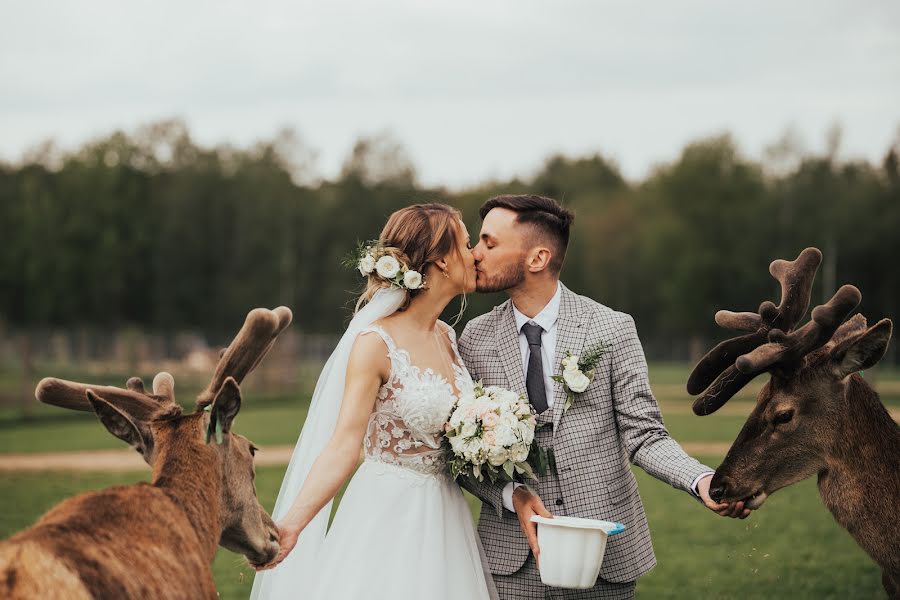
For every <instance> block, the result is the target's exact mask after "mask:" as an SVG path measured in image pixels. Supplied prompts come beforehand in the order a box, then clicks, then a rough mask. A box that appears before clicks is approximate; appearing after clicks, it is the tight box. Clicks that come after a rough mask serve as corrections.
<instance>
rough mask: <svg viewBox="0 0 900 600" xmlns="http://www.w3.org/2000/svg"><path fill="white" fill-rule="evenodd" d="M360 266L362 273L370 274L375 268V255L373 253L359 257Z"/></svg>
mask: <svg viewBox="0 0 900 600" xmlns="http://www.w3.org/2000/svg"><path fill="white" fill-rule="evenodd" d="M358 268H359V272H360V274H361V275H368V274H369V273H371V272H372V271H374V270H375V257H374V256H372V255H371V254H366V255H365V256H363V257H362V258H361V259H359V265H358Z"/></svg>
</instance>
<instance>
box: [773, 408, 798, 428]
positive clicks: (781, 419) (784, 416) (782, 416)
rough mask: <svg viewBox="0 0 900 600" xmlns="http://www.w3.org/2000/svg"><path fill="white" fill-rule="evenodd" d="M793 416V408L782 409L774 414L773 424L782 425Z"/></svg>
mask: <svg viewBox="0 0 900 600" xmlns="http://www.w3.org/2000/svg"><path fill="white" fill-rule="evenodd" d="M793 418H794V411H793V410H783V411H781V412H779V413H776V414H775V418H774V419H772V424H773V425H784V424H785V423H787V422H788V421H790V420H791V419H793Z"/></svg>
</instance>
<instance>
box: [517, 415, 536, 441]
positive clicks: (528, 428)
mask: <svg viewBox="0 0 900 600" xmlns="http://www.w3.org/2000/svg"><path fill="white" fill-rule="evenodd" d="M519 435H521V436H522V441H523V442H525V443H526V444H530V443H531V442H533V441H534V425H532V424H531V423H529V422H528V421H519Z"/></svg>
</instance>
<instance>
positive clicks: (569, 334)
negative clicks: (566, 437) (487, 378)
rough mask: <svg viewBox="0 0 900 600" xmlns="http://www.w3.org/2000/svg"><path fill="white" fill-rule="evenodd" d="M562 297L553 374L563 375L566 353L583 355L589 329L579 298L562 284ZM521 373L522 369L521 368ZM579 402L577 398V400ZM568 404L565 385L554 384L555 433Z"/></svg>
mask: <svg viewBox="0 0 900 600" xmlns="http://www.w3.org/2000/svg"><path fill="white" fill-rule="evenodd" d="M559 285H560V286H562V297H561V298H560V306H559V319H558V321H557V323H556V350H555V354H556V355H555V357H554V360H555V361H556V364H555V365H553V373H554V374H555V375H562V359H563V357H564V356H565V355H566V351H567V350H568V351H570V352H572V354H581V351H582V349H583V348H584V339H585V336H586V335H587V327H586V324H585V323H584V322H583V319H582V317H583V315H582V312H581V302H580V301H579V300H578V296H576V295H575V294H574V293H572V292H571V291H570V290H569V288H567V287H566V286H564V285H563V284H562V282H560V283H559ZM513 327H515V326H513ZM520 371H521V368H520ZM575 401H576V402H578V398H577V396H576V399H575ZM565 404H566V387H565V384H563V383H559V382H554V384H553V433H554V435H556V430H557V428H558V427H559V421H560V419H562V416H563V407H564V406H565Z"/></svg>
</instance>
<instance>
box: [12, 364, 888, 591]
mask: <svg viewBox="0 0 900 600" xmlns="http://www.w3.org/2000/svg"><path fill="white" fill-rule="evenodd" d="M687 370H688V369H687V366H686V365H654V366H653V367H652V368H651V378H652V381H653V386H654V390H656V394H657V397H658V398H659V400H660V403H661V405H662V407H663V415H664V418H665V421H666V424H667V426H668V428H669V430H670V432H671V433H672V435H673V436H674V437H675V438H676V439H677V440H679V441H681V442H706V441H710V442H730V441H731V440H733V439H734V436H735V435H736V434H737V432H738V430H739V429H740V427H741V425H742V424H743V421H744V417H745V413H741V412H740V410H738V411H737V412H728V413H726V414H717V415H714V416H710V417H706V418H699V417H696V416H694V415H693V414H691V413H690V408H689V407H690V401H689V399H688V398H687V397H686V394H684V393H683V392H681V391H679V388H680V386H681V385H683V383H682V382H683V381H684V378H685V377H686V374H687ZM877 381H878V382H879V385H881V384H885V385H886V387H887V389H888V390H889V393H887V394H885V393H884V392H882V397H883V399H885V400H886V404H888V405H889V406H900V393H895V391H894V390H896V389H897V387H898V386H897V382H900V375H898V374H897V373H896V372H882V373H880V374H879V377H878V379H877ZM183 397H184V396H182V398H183ZM752 398H753V394H752V390H751V393H744V394H742V396H741V397H739V398H736V399H735V402H742V401H748V402H749V401H752ZM741 406H742V407H744V406H746V407H749V406H750V405H749V404H746V405H743V404H742V405H741ZM60 412H61V411H58V410H54V409H49V412H47V411H46V410H42V411H41V413H40V416H41V417H42V418H38V419H35V420H32V421H28V422H22V421H20V420H17V419H13V418H9V417H6V416H0V453H8V452H40V451H51V450H53V451H64V450H85V449H101V448H121V447H122V444H121V443H119V442H118V441H117V440H115V439H114V438H112V437H111V436H110V435H109V434H108V433H106V431H105V430H104V429H103V427H102V426H100V425H99V423H97V422H96V421H95V419H94V417H93V416H91V415H73V414H67V413H61V414H60V416H59V417H56V416H55V413H60ZM305 413H306V407H305V404H304V403H302V402H298V401H296V400H291V399H289V398H278V397H274V398H266V399H264V400H256V399H255V398H254V397H253V396H251V395H249V394H248V398H247V399H246V401H245V409H244V410H243V411H242V412H241V414H240V415H239V416H238V419H237V424H236V429H237V430H238V431H240V432H241V433H244V434H245V435H248V436H249V437H250V438H251V439H254V440H255V441H256V442H258V443H260V444H261V445H262V446H263V450H262V452H265V446H266V445H276V444H293V443H294V442H295V441H296V436H297V433H298V430H299V427H300V424H301V423H302V422H303V419H304V417H305ZM47 415H50V416H51V417H52V418H44V417H46V416H47ZM698 458H699V459H701V460H703V461H704V462H705V463H706V464H708V465H710V466H711V467H715V466H717V464H718V463H719V461H720V460H721V458H722V457H721V456H698ZM635 471H636V474H637V477H638V483H639V486H640V491H641V497H642V498H643V501H644V505H645V507H646V510H647V515H648V518H649V520H650V529H651V532H652V535H653V543H654V548H655V550H656V554H657V559H658V561H659V564H658V565H657V567H656V568H655V569H654V570H653V571H651V572H650V573H649V574H648V575H647V576H645V577H643V578H641V580H640V581H639V583H638V588H637V591H638V597H639V598H644V599H652V598H690V599H696V598H735V599H738V598H741V599H743V598H766V599H771V598H835V599H838V598H840V599H844V598H879V597H883V592H882V591H881V586H880V575H879V572H878V569H877V568H876V567H875V566H874V565H873V564H872V563H871V561H870V560H869V559H868V557H866V556H865V555H864V554H863V552H862V551H861V550H860V549H859V548H858V547H857V546H856V544H855V542H854V541H853V540H852V538H851V537H850V536H849V535H848V534H847V533H846V532H845V531H844V530H843V529H841V528H840V527H838V526H837V524H835V522H834V521H833V519H832V517H831V515H830V514H829V513H828V512H827V510H825V508H824V507H823V506H822V504H821V502H820V500H819V498H818V494H817V492H816V489H815V482H814V481H813V480H808V481H805V482H803V483H802V484H799V485H796V486H793V487H791V488H788V489H785V490H782V491H780V492H778V493H777V494H775V495H774V496H773V497H772V498H771V499H770V500H769V501H768V502H767V503H766V505H765V506H764V507H763V508H762V509H761V510H760V511H758V512H756V513H754V514H753V516H752V517H751V518H749V519H747V520H744V521H740V520H732V519H723V518H721V517H718V516H716V515H714V514H713V513H711V512H709V511H707V510H706V509H704V508H703V507H702V506H701V505H699V504H698V503H697V502H696V501H694V500H693V499H691V498H690V497H688V496H687V495H686V494H684V493H682V492H679V491H676V490H673V489H672V488H670V487H668V486H667V485H665V484H662V483H660V482H658V481H656V480H655V479H652V478H651V477H649V476H648V475H646V474H645V473H644V472H643V471H641V470H640V469H636V470H635ZM282 473H283V467H266V468H261V469H259V473H258V476H257V485H258V489H259V494H260V498H261V499H262V501H263V504H264V505H266V507H267V508H271V506H272V504H273V503H274V499H275V497H276V495H277V492H278V487H279V485H280V481H281V476H282ZM147 477H148V473H147V472H146V471H141V472H134V473H62V472H45V473H15V472H13V473H0V537H7V536H9V535H11V534H12V533H14V532H15V531H18V530H20V529H22V528H24V527H27V526H28V525H29V524H30V523H32V522H34V520H35V519H37V518H38V517H39V516H40V515H41V514H42V513H43V512H44V511H46V510H47V509H48V508H50V507H51V506H53V505H54V504H55V503H57V502H58V501H60V500H62V499H63V498H66V497H68V496H71V495H73V494H76V493H78V492H80V491H84V490H88V489H97V488H101V487H104V486H107V485H112V484H121V483H130V482H134V481H138V480H140V479H146V478H147ZM469 500H470V502H471V503H472V508H473V515H474V514H477V504H478V502H477V500H475V499H474V498H471V497H470V498H469ZM214 570H215V576H216V581H217V583H218V586H219V590H220V592H221V597H222V598H245V597H247V595H248V594H249V590H250V585H251V582H252V577H253V571H252V570H250V569H248V568H246V567H245V566H244V564H243V559H242V558H240V557H238V556H236V555H234V554H231V553H230V552H227V551H225V550H221V549H220V551H219V554H218V556H217V558H216V562H215V565H214Z"/></svg>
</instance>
